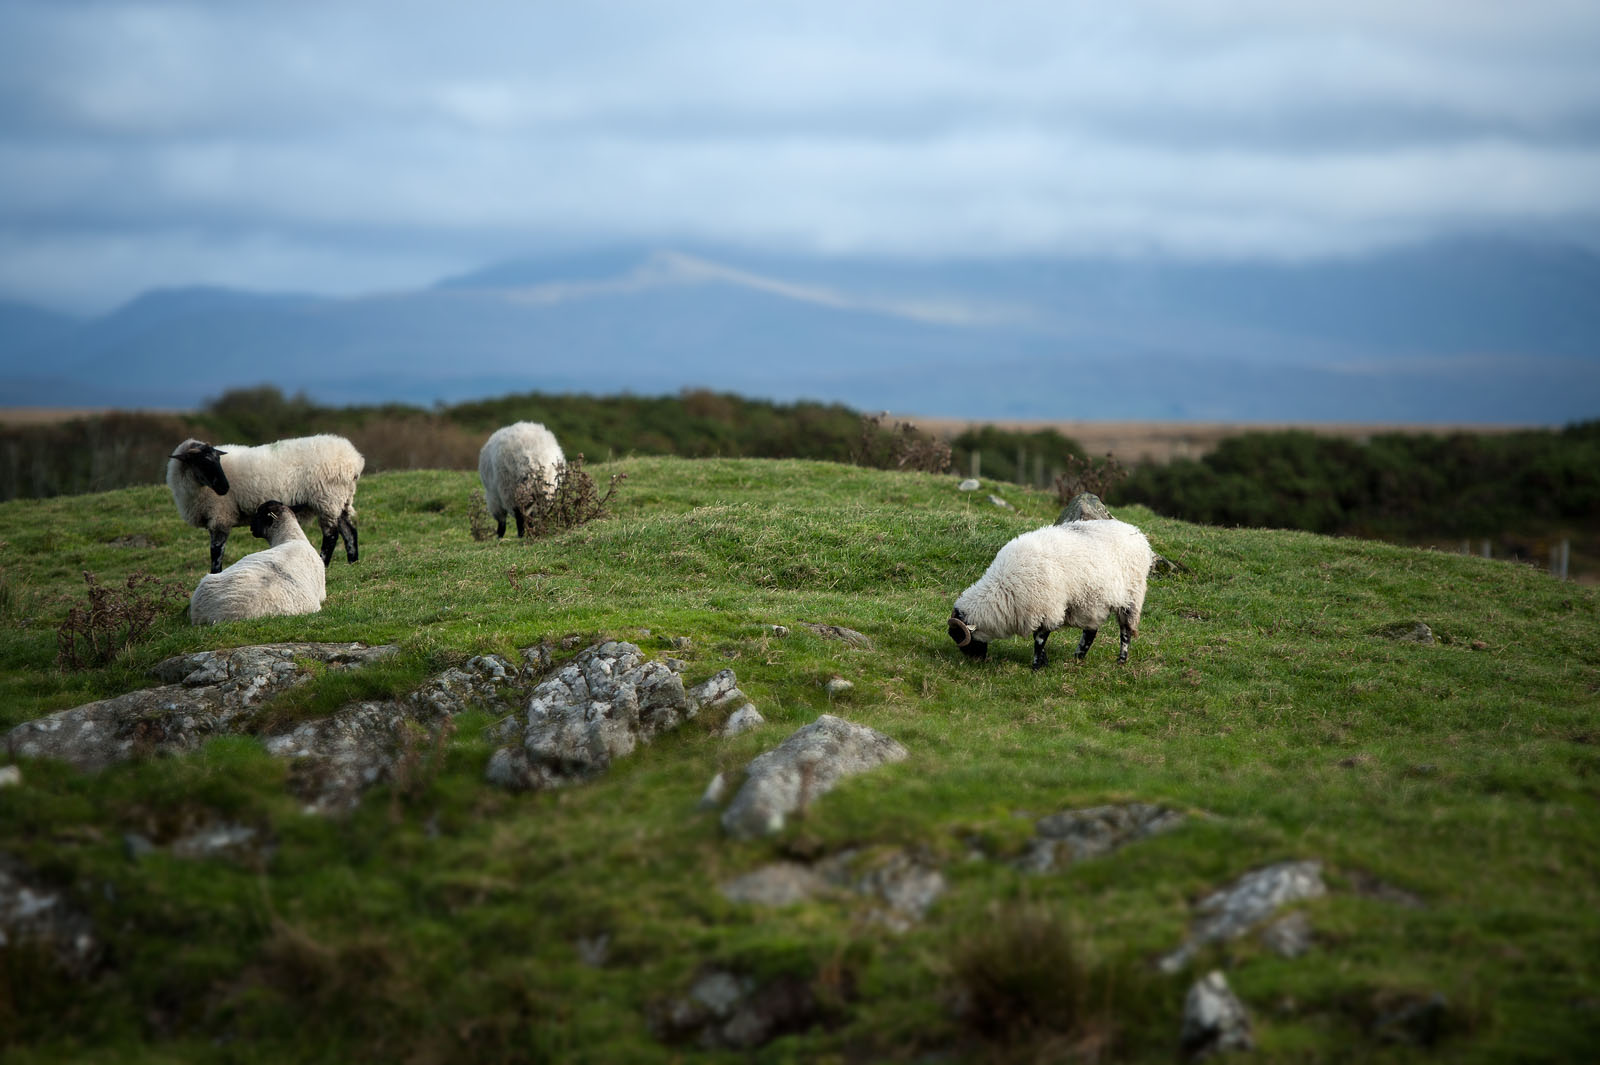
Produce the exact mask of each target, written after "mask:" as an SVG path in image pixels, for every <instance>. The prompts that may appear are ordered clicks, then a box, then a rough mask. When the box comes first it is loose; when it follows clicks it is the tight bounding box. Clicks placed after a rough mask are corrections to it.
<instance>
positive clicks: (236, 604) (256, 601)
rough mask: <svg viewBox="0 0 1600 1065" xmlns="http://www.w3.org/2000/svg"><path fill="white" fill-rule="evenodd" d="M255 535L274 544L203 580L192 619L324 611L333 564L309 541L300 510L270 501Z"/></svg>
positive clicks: (254, 525) (256, 519) (204, 621)
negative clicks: (297, 512)
mask: <svg viewBox="0 0 1600 1065" xmlns="http://www.w3.org/2000/svg"><path fill="white" fill-rule="evenodd" d="M250 533H251V535H252V536H257V537H259V538H261V539H263V540H266V541H267V542H268V543H269V544H271V545H272V546H271V547H269V548H267V549H266V550H265V551H257V552H256V553H255V554H252V555H246V556H244V557H243V558H241V559H240V560H239V561H237V562H235V563H234V564H233V565H231V566H229V567H228V568H227V569H225V570H223V571H222V572H221V573H208V574H206V575H205V576H204V577H201V578H200V583H199V584H198V585H196V586H195V590H194V594H193V595H191V596H190V597H189V620H190V621H192V622H194V623H195V624H196V625H215V624H216V623H217V622H219V621H241V620H243V619H244V618H264V617H270V616H272V615H276V614H315V613H316V612H317V611H319V610H321V609H322V601H323V600H324V599H326V598H327V597H328V590H327V589H328V586H327V575H326V573H325V572H324V570H325V569H326V568H327V565H326V563H324V562H323V561H322V558H321V556H319V555H318V554H317V552H316V550H315V549H314V548H313V547H312V546H311V541H310V540H307V539H306V534H305V530H304V529H302V528H300V522H299V521H298V520H297V519H296V518H295V516H294V511H293V510H291V509H290V508H289V507H288V506H287V505H285V504H283V503H280V502H278V501H277V500H276V499H269V500H267V502H265V503H263V504H261V506H259V507H257V508H256V512H255V514H254V516H252V518H251V520H250Z"/></svg>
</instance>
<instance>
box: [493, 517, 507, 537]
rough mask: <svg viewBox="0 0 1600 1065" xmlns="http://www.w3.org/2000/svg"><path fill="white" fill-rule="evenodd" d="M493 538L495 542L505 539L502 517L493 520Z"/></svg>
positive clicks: (504, 520) (504, 521)
mask: <svg viewBox="0 0 1600 1065" xmlns="http://www.w3.org/2000/svg"><path fill="white" fill-rule="evenodd" d="M494 538H495V539H496V540H504V539H505V538H506V519H505V518H504V517H503V516H502V517H499V518H496V519H495V520H494Z"/></svg>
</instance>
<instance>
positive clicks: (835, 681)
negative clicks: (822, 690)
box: [826, 677, 855, 699]
mask: <svg viewBox="0 0 1600 1065" xmlns="http://www.w3.org/2000/svg"><path fill="white" fill-rule="evenodd" d="M854 687H855V685H854V684H852V683H850V682H849V681H847V680H845V679H844V678H843V677H832V678H830V679H829V680H828V683H827V685H826V688H827V689H828V698H830V699H833V698H835V697H837V696H840V695H843V694H844V693H845V692H847V691H849V690H850V689H851V688H854Z"/></svg>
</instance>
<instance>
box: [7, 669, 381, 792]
mask: <svg viewBox="0 0 1600 1065" xmlns="http://www.w3.org/2000/svg"><path fill="white" fill-rule="evenodd" d="M394 651H395V648H394V647H393V646H382V647H368V646H366V645H365V644H359V643H280V644H263V645H259V646H254V647H235V648H231V649H229V650H223V651H199V652H196V653H195V654H189V655H179V656H178V657H176V658H169V659H166V660H165V661H163V662H161V663H160V664H158V665H157V666H156V667H155V668H154V669H152V670H151V674H152V675H153V676H154V677H155V678H156V679H157V680H160V681H163V682H164V683H162V684H161V685H160V686H159V687H154V688H145V689H142V690H140V691H134V692H128V693H127V694H126V695H118V696H116V697H114V698H111V699H101V700H98V701H96V702H92V703H86V704H84V705H83V706H78V707H74V708H72V709H70V710H61V711H58V712H57V713H54V714H50V715H48V716H46V717H42V718H39V719H37V720H35V721H25V722H23V723H22V724H20V725H18V726H16V727H15V728H13V729H11V730H10V731H9V732H7V733H6V734H5V736H4V738H3V745H4V747H5V748H6V749H7V750H8V751H9V752H10V753H11V755H12V756H13V757H22V758H55V759H59V760H61V761H63V762H66V763H68V764H69V765H72V766H75V767H77V768H78V769H82V770H88V771H93V770H99V769H104V768H105V767H106V766H109V765H113V764H115V763H117V762H122V761H126V760H127V759H129V758H133V757H136V756H140V755H146V754H154V753H159V752H167V751H185V750H194V749H196V748H198V747H199V746H200V745H201V744H202V743H204V742H205V741H206V740H207V739H209V738H210V737H212V736H214V735H218V734H222V733H227V732H232V731H237V727H236V726H237V725H238V724H239V723H240V722H241V719H243V718H246V717H248V715H249V714H250V713H251V712H252V711H253V710H255V709H256V708H257V707H258V706H260V705H261V704H262V703H263V702H265V701H266V700H267V699H269V698H271V697H272V696H274V695H277V694H278V693H280V692H283V691H287V690H288V689H290V688H292V687H294V686H296V685H298V684H302V683H304V682H305V681H306V680H308V679H310V677H311V675H312V672H313V667H312V666H310V665H309V664H308V663H320V664H321V665H322V666H323V667H325V668H327V669H332V670H338V669H354V668H358V667H360V666H363V665H365V664H367V663H368V662H371V661H374V660H376V659H379V658H382V657H384V656H386V655H389V654H393V653H394Z"/></svg>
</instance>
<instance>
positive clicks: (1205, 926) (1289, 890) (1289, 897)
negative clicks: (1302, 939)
mask: <svg viewBox="0 0 1600 1065" xmlns="http://www.w3.org/2000/svg"><path fill="white" fill-rule="evenodd" d="M1327 893H1328V889H1327V887H1326V886H1325V885H1324V884H1323V882H1322V863H1321V862H1319V861H1316V860H1315V859H1310V860H1307V861H1298V862H1279V863H1278V864H1276V865H1269V866H1267V867H1265V868H1263V869H1256V870H1253V871H1252V872H1249V873H1246V874H1245V875H1244V876H1242V877H1240V878H1239V879H1238V880H1236V881H1235V882H1234V883H1233V884H1232V885H1230V886H1229V887H1227V888H1224V889H1223V890H1221V891H1217V892H1214V893H1212V894H1210V895H1208V896H1206V897H1205V898H1203V899H1201V900H1200V901H1199V902H1198V903H1197V904H1196V905H1195V909H1196V910H1198V911H1199V913H1200V917H1199V919H1198V920H1197V921H1196V922H1195V925H1194V928H1193V929H1192V930H1191V932H1190V934H1189V939H1188V941H1187V942H1186V943H1184V944H1183V945H1182V946H1180V947H1179V948H1178V949H1177V950H1175V951H1173V952H1172V953H1171V954H1168V955H1166V956H1165V957H1163V958H1162V959H1161V960H1160V962H1159V963H1158V964H1159V965H1160V967H1161V969H1162V971H1163V972H1169V973H1173V972H1177V971H1178V970H1179V969H1181V968H1183V966H1185V965H1187V964H1188V963H1189V960H1190V959H1191V958H1193V957H1194V955H1195V953H1196V952H1197V951H1198V950H1199V949H1200V948H1201V947H1203V946H1205V945H1206V944H1208V943H1217V942H1221V941H1222V940H1225V939H1234V938H1237V937H1238V936H1241V935H1243V934H1244V933H1245V932H1248V931H1249V930H1250V929H1251V928H1252V927H1254V926H1255V925H1256V924H1258V923H1260V922H1261V921H1262V920H1264V919H1265V918H1267V917H1268V916H1270V915H1271V914H1272V913H1273V911H1275V910H1277V909H1278V908H1279V907H1281V906H1285V905H1287V904H1289V903H1291V902H1298V901H1300V900H1301V899H1314V898H1320V897H1322V896H1323V895H1326V894H1327Z"/></svg>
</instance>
